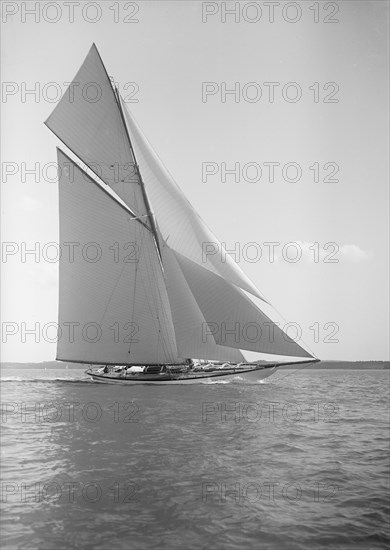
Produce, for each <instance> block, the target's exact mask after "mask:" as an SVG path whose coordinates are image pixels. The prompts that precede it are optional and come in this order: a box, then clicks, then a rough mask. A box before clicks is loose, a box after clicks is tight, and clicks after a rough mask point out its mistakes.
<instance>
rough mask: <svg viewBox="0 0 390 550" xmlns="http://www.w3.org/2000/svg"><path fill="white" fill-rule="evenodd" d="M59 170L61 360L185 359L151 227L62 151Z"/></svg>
mask: <svg viewBox="0 0 390 550" xmlns="http://www.w3.org/2000/svg"><path fill="white" fill-rule="evenodd" d="M58 165H59V169H60V174H61V177H60V181H59V199H60V242H61V251H62V256H61V259H60V292H59V303H60V307H59V327H60V329H61V332H62V334H61V337H60V339H59V342H58V347H57V359H60V360H63V361H77V362H90V363H113V364H153V363H178V362H180V360H179V358H178V354H177V349H176V340H175V334H174V328H173V324H172V319H171V314H170V306H169V302H168V296H167V292H166V288H165V283H164V277H163V273H162V269H161V265H160V262H159V257H158V254H157V250H156V246H155V242H154V237H153V234H152V232H151V230H150V229H149V228H148V227H145V225H144V224H142V223H141V221H140V220H137V219H134V217H133V216H132V215H131V214H130V213H129V211H128V209H127V208H126V207H124V206H123V205H121V203H120V202H118V201H116V200H115V199H114V198H113V197H112V196H111V195H110V194H109V193H108V192H107V191H105V190H104V189H103V188H102V187H101V186H100V185H99V184H97V183H96V182H94V181H93V180H92V179H90V178H89V177H88V176H87V175H86V174H85V173H84V172H83V171H82V170H80V169H79V168H78V167H77V166H76V165H75V164H74V163H73V161H71V159H70V158H69V157H67V156H66V155H65V154H64V153H62V152H61V151H58ZM72 243H73V244H72ZM71 250H73V254H72V253H71ZM72 327H73V329H72ZM70 332H73V335H71V334H70ZM94 340H96V341H94Z"/></svg>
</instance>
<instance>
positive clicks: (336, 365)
mask: <svg viewBox="0 0 390 550" xmlns="http://www.w3.org/2000/svg"><path fill="white" fill-rule="evenodd" d="M87 366H88V365H85V364H80V363H69V364H67V363H61V362H59V361H42V362H39V363H18V362H4V363H0V369H4V368H19V369H32V368H38V369H40V368H47V369H58V370H63V369H64V368H65V369H66V368H68V369H78V370H80V369H86V368H87ZM280 368H281V369H283V370H287V369H289V370H291V369H297V368H298V369H310V370H314V369H359V370H375V369H376V370H378V369H380V370H382V369H385V370H389V369H390V361H337V360H332V361H321V362H320V363H315V364H313V365H310V364H309V365H300V364H299V363H298V364H297V366H295V365H287V366H285V367H280Z"/></svg>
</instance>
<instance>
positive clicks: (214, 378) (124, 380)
mask: <svg viewBox="0 0 390 550" xmlns="http://www.w3.org/2000/svg"><path fill="white" fill-rule="evenodd" d="M275 370H276V367H272V368H270V367H268V368H264V367H254V368H252V369H250V370H242V371H241V372H240V369H236V370H235V371H233V372H232V371H231V370H230V369H229V371H228V372H226V373H224V372H218V371H217V372H216V371H213V372H211V373H210V374H208V373H199V374H188V375H184V376H181V377H177V378H171V379H168V378H164V377H161V378H160V379H158V378H156V377H155V376H154V377H153V378H152V377H151V378H152V379H148V377H147V376H143V375H138V376H137V375H136V376H134V375H133V376H121V375H113V374H97V373H96V372H94V371H93V370H87V371H86V374H88V375H89V376H91V378H92V380H93V381H94V382H100V383H102V384H121V385H136V384H157V385H161V384H170V385H172V384H216V383H224V382H231V381H233V382H259V381H261V380H264V379H265V378H268V377H269V376H271V375H272V374H273V373H274V372H275Z"/></svg>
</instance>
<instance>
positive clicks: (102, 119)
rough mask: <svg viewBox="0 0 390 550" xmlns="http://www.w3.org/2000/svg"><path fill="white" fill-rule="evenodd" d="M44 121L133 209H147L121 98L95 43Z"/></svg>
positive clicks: (138, 211) (141, 211)
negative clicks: (119, 99) (122, 110)
mask: <svg viewBox="0 0 390 550" xmlns="http://www.w3.org/2000/svg"><path fill="white" fill-rule="evenodd" d="M45 124H46V125H47V126H48V127H49V128H50V129H51V130H52V131H53V132H54V133H55V134H56V136H57V137H59V138H60V139H61V140H62V141H63V142H64V143H65V145H66V146H67V147H69V149H70V150H71V151H73V152H74V153H75V154H76V155H77V156H78V157H79V158H81V160H82V161H83V162H84V163H85V164H86V165H87V166H88V167H89V168H90V169H91V170H92V171H93V172H95V174H97V175H98V176H99V177H100V178H101V179H102V181H104V182H105V183H106V184H108V185H109V186H110V187H111V188H112V189H113V190H114V191H115V192H116V193H117V194H118V195H119V196H120V197H121V198H122V199H123V200H124V202H125V203H126V204H127V205H128V206H129V208H131V209H132V210H133V211H134V212H135V213H137V214H138V215H142V214H145V213H146V212H147V208H146V206H145V203H144V198H143V195H142V190H141V187H140V183H139V176H138V172H137V170H136V169H135V166H134V159H133V156H132V152H131V147H130V143H129V139H128V135H127V132H126V128H125V124H124V121H123V118H122V115H121V112H120V110H119V108H118V100H117V98H116V95H115V92H114V90H113V87H112V84H111V81H110V79H109V77H108V75H107V73H106V70H105V68H104V65H103V63H102V60H101V58H100V55H99V53H98V51H97V49H96V46H95V45H93V46H92V47H91V49H90V51H89V53H88V55H87V57H86V59H85V61H84V63H83V64H82V66H81V68H80V69H79V71H78V73H77V74H76V76H75V78H74V79H73V81H72V82H71V84H70V86H69V87H68V89H67V91H66V92H65V94H64V95H63V97H62V98H61V101H60V102H59V103H58V105H57V106H56V107H55V109H54V110H53V112H52V114H51V115H50V116H49V118H48V119H47V120H46V122H45ZM146 223H148V222H147V221H146Z"/></svg>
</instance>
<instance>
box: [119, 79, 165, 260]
mask: <svg viewBox="0 0 390 550" xmlns="http://www.w3.org/2000/svg"><path fill="white" fill-rule="evenodd" d="M114 92H115V99H116V102H117V104H118V107H119V112H120V114H121V118H122V121H123V125H124V127H125V131H126V136H127V139H128V141H129V146H130V150H131V154H132V155H133V158H134V166H135V168H136V170H137V173H138V178H139V182H140V186H141V191H142V196H143V199H144V202H145V206H146V212H147V215H148V219H149V221H150V227H151V228H152V232H153V236H154V240H155V243H156V248H157V252H158V255H159V258H160V262H161V264H162V256H161V249H160V243H159V240H158V232H157V226H156V221H155V217H154V214H153V210H152V207H151V204H150V201H149V197H148V194H147V192H146V187H145V183H144V181H143V179H142V176H141V171H140V169H139V165H138V163H137V158H136V156H135V152H134V148H133V145H132V143H131V139H130V134H129V129H128V127H127V124H126V119H125V116H124V114H123V108H122V104H121V98H120V95H119V91H118V88H117V87H116V86H115V87H114Z"/></svg>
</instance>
